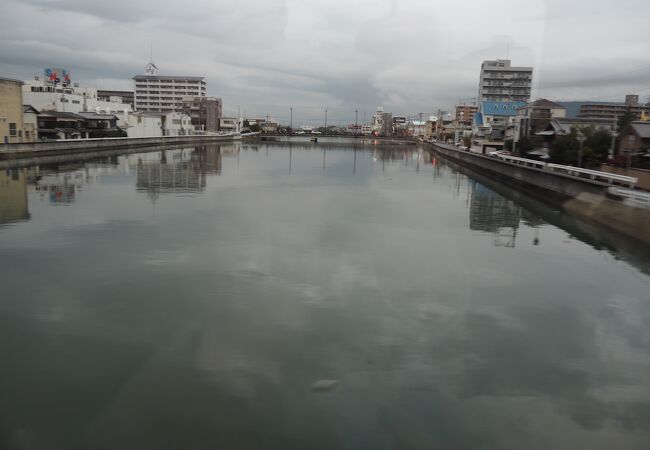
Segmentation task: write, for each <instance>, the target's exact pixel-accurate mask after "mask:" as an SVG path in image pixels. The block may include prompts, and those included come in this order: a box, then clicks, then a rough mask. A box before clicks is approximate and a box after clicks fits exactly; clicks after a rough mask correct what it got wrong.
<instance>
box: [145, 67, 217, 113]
mask: <svg viewBox="0 0 650 450" xmlns="http://www.w3.org/2000/svg"><path fill="white" fill-rule="evenodd" d="M133 80H135V108H136V109H137V110H138V111H142V112H168V111H181V110H182V109H183V97H205V95H206V86H207V83H206V81H205V78H204V77H185V76H162V75H159V71H158V68H157V67H156V66H155V65H154V64H153V63H149V64H147V66H146V68H145V75H136V76H134V77H133Z"/></svg>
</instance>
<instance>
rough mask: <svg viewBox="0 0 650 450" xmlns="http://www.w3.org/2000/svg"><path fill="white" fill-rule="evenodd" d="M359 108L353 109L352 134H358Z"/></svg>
mask: <svg viewBox="0 0 650 450" xmlns="http://www.w3.org/2000/svg"><path fill="white" fill-rule="evenodd" d="M358 127H359V110H358V109H355V110H354V134H359V129H358Z"/></svg>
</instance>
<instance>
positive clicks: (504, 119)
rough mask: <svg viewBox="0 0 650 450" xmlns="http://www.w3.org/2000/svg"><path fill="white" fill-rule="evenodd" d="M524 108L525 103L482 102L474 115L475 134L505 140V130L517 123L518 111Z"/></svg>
mask: <svg viewBox="0 0 650 450" xmlns="http://www.w3.org/2000/svg"><path fill="white" fill-rule="evenodd" d="M524 106H526V103H524V102H481V104H480V109H479V111H478V112H477V113H476V114H475V115H474V133H475V134H478V135H479V136H490V135H491V136H492V137H495V136H496V135H498V136H496V137H500V138H503V134H504V133H505V130H506V129H507V128H508V127H509V126H511V125H513V124H514V123H515V116H516V115H517V111H518V110H519V109H520V108H523V107H524Z"/></svg>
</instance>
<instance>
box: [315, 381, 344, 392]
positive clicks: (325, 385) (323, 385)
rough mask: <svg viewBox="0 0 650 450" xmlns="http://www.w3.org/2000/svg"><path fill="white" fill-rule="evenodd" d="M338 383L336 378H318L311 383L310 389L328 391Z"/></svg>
mask: <svg viewBox="0 0 650 450" xmlns="http://www.w3.org/2000/svg"><path fill="white" fill-rule="evenodd" d="M337 384H338V381H337V380H318V381H316V382H315V383H314V384H312V385H311V390H312V391H330V390H332V389H334V387H335V386H336V385H337Z"/></svg>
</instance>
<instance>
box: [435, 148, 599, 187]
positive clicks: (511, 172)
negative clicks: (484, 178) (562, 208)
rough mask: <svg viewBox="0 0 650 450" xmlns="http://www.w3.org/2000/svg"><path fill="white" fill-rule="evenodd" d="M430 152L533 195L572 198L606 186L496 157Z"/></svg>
mask: <svg viewBox="0 0 650 450" xmlns="http://www.w3.org/2000/svg"><path fill="white" fill-rule="evenodd" d="M427 145H429V146H430V147H433V149H434V150H435V151H436V152H438V153H440V154H442V155H444V156H446V157H448V158H451V159H453V160H454V161H456V162H458V163H460V164H461V165H466V166H468V167H471V168H474V169H477V170H481V171H482V172H486V171H487V172H489V174H490V176H492V177H495V178H498V179H500V180H501V181H503V182H504V183H506V184H509V185H513V186H516V187H518V188H521V189H523V190H525V191H527V192H528V193H530V194H533V195H536V194H537V195H542V196H544V197H548V196H551V197H553V198H554V199H555V200H563V199H566V198H573V197H576V196H578V195H579V194H580V193H582V192H591V193H593V194H602V193H604V192H605V191H606V189H607V187H608V185H607V184H605V183H600V182H597V181H592V180H586V179H584V178H578V177H573V176H571V175H565V174H561V173H550V172H547V171H544V170H542V169H538V168H535V167H525V166H521V165H517V164H512V163H507V162H505V161H501V160H499V159H497V158H492V157H490V156H485V155H481V154H478V153H471V152H467V151H462V150H457V149H455V148H447V147H442V146H438V145H433V144H427Z"/></svg>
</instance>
